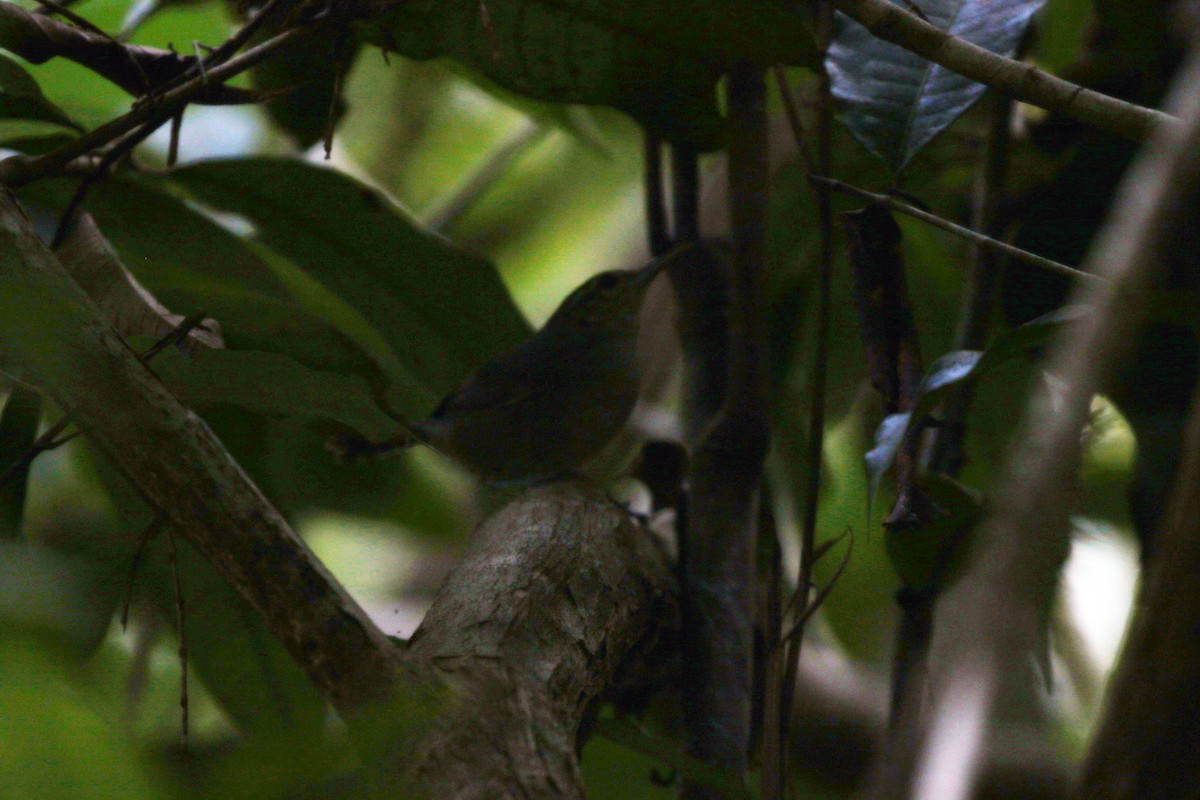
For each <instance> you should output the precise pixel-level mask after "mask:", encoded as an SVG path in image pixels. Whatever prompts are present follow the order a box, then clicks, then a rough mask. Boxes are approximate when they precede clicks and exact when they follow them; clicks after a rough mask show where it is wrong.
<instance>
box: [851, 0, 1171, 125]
mask: <svg viewBox="0 0 1200 800" xmlns="http://www.w3.org/2000/svg"><path fill="white" fill-rule="evenodd" d="M834 5H835V6H836V7H837V9H838V10H839V11H841V12H842V13H844V14H846V15H847V16H849V17H851V18H853V19H855V20H857V21H858V22H860V23H861V24H862V25H864V26H865V27H866V28H867V30H869V31H870V32H871V33H873V34H874V35H875V36H878V37H879V38H880V39H883V40H884V41H888V42H892V43H893V44H897V45H900V46H901V47H903V48H904V49H905V50H910V51H912V52H914V53H916V54H917V55H921V56H924V57H925V58H927V59H929V60H930V61H932V62H934V63H935V64H940V65H941V66H943V67H945V68H946V69H948V70H953V71H954V72H957V73H958V74H959V75H962V76H964V77H967V78H970V79H971V80H974V81H979V82H980V83H982V84H984V85H985V86H990V87H992V88H993V89H995V90H997V91H999V92H1002V93H1004V94H1006V95H1008V96H1009V97H1011V98H1013V99H1014V100H1021V101H1023V102H1026V103H1030V104H1032V105H1035V106H1038V107H1040V108H1044V109H1046V110H1047V111H1055V112H1058V113H1060V114H1063V115H1065V116H1068V117H1071V118H1073V119H1077V120H1079V121H1080V122H1085V123H1087V124H1089V125H1095V126H1096V127H1097V128H1100V129H1102V130H1106V131H1108V132H1110V133H1114V134H1116V135H1117V136H1120V137H1122V138H1125V139H1131V140H1133V141H1135V142H1141V141H1144V140H1145V139H1146V138H1148V137H1149V135H1150V132H1151V129H1153V128H1154V127H1156V126H1164V127H1165V126H1168V125H1169V124H1170V123H1172V122H1176V121H1177V120H1174V119H1173V118H1172V117H1171V116H1170V115H1168V114H1164V113H1163V112H1161V111H1155V110H1153V109H1149V108H1144V107H1142V106H1138V105H1134V104H1133V103H1127V102H1125V101H1124V100H1117V99H1116V98H1114V97H1109V96H1107V95H1103V94H1100V93H1099V92H1094V91H1092V90H1091V89H1085V88H1083V87H1082V86H1076V85H1075V84H1073V83H1070V82H1069V81H1064V80H1063V79H1061V78H1056V77H1054V76H1053V75H1050V74H1048V73H1046V72H1043V71H1042V70H1040V69H1038V68H1037V67H1035V66H1033V65H1032V64H1024V63H1022V62H1020V61H1014V60H1012V59H1010V58H1004V57H1003V56H998V55H996V54H995V53H992V52H991V51H989V50H985V49H984V48H982V47H979V46H978V45H974V44H971V43H970V42H967V41H964V40H963V39H959V38H958V37H956V36H952V35H950V34H949V33H947V32H946V31H944V30H942V29H941V28H938V27H936V26H934V25H930V24H929V23H928V22H926V21H925V20H923V19H921V18H920V17H918V16H917V15H916V14H913V13H912V12H910V11H908V10H906V9H904V8H903V7H902V6H899V5H893V4H892V3H890V2H888V0H834Z"/></svg>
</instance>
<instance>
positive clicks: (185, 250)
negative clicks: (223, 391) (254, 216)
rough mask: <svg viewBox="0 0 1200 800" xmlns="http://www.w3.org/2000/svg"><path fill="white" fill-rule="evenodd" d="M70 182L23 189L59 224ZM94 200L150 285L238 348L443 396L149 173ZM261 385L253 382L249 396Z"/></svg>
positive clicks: (36, 211) (414, 395) (37, 213)
mask: <svg viewBox="0 0 1200 800" xmlns="http://www.w3.org/2000/svg"><path fill="white" fill-rule="evenodd" d="M71 189H72V187H71V186H70V185H65V186H64V185H62V184H61V183H60V182H53V181H46V182H40V183H38V184H34V185H32V186H30V187H27V188H26V189H25V190H23V192H22V195H21V198H22V201H23V202H25V203H26V204H27V206H28V207H29V208H30V211H31V213H33V215H34V219H35V221H36V220H38V218H39V217H48V218H49V220H50V223H51V225H53V223H54V222H55V221H56V220H57V214H58V213H59V212H58V211H57V210H56V209H60V208H61V207H62V205H63V204H64V203H65V202H66V197H68V196H69V194H70V191H71ZM88 207H89V209H90V210H91V213H92V216H93V217H94V218H95V220H96V222H97V224H98V226H99V228H100V229H101V230H102V231H103V233H104V235H105V236H106V237H107V238H108V240H109V241H111V243H112V245H113V247H114V248H115V249H116V250H117V253H118V254H119V255H120V257H121V259H122V262H123V263H124V264H126V265H127V266H128V267H129V269H130V271H131V272H133V273H134V275H135V276H136V277H137V279H138V280H139V281H140V282H141V283H142V284H143V285H144V286H145V287H146V289H147V290H148V291H149V292H151V293H152V294H153V296H155V297H156V298H158V299H159V300H161V301H162V302H163V303H164V304H166V305H167V306H169V307H170V308H172V309H174V310H176V311H178V312H179V313H182V314H185V315H186V314H192V313H195V312H197V311H204V312H206V313H207V314H208V315H209V316H211V317H212V318H214V319H216V320H218V321H219V322H220V324H221V333H222V336H223V338H224V340H225V343H226V345H227V346H228V347H229V348H230V349H235V350H251V351H263V352H270V353H278V354H281V355H285V356H288V357H290V358H292V359H294V360H295V361H296V362H298V364H299V365H301V366H303V367H307V368H309V369H312V370H321V371H327V372H333V373H338V374H341V375H347V376H349V375H357V376H361V377H363V378H365V379H366V380H367V381H368V383H369V384H370V385H371V386H372V388H373V389H375V390H376V391H377V393H378V394H379V395H382V394H383V392H384V390H385V389H387V388H391V389H392V390H394V392H395V393H396V394H397V395H399V396H403V397H407V398H410V402H411V403H420V402H432V401H433V399H435V398H436V395H434V394H432V393H430V392H429V391H428V390H427V389H425V388H423V387H422V386H421V384H420V382H419V381H418V380H417V379H416V378H415V377H413V376H411V375H410V374H409V373H407V372H406V371H405V370H404V369H403V367H402V366H398V365H399V362H398V360H397V359H396V357H395V354H393V353H391V352H390V350H388V348H387V347H386V345H381V349H380V350H372V349H371V347H370V346H369V345H370V344H372V343H376V342H381V341H382V340H380V339H379V337H378V335H375V337H374V339H372V340H371V341H370V342H368V343H366V344H364V343H362V342H360V341H359V340H358V339H356V338H355V336H354V334H355V333H360V332H361V331H358V330H356V329H355V328H354V326H353V324H351V323H349V322H345V321H344V320H342V319H340V318H338V317H337V316H336V311H337V309H332V310H331V309H328V308H323V309H319V310H315V311H314V310H313V309H311V308H310V306H309V305H306V304H305V303H304V302H303V301H302V300H301V299H299V298H297V297H295V296H294V295H293V294H292V292H291V291H289V288H288V286H287V284H285V283H284V282H283V281H281V280H280V279H279V278H278V277H277V275H276V270H275V266H276V265H274V264H272V263H269V262H268V260H267V259H265V258H264V257H263V254H262V250H261V248H258V249H256V248H255V247H254V246H252V245H251V243H248V242H246V241H245V240H243V239H242V238H240V237H239V236H237V235H236V234H234V233H232V232H230V231H229V230H227V229H226V228H224V227H222V226H221V225H218V224H216V223H215V222H213V221H212V220H211V219H210V218H209V217H207V216H205V215H204V214H203V213H201V212H199V211H198V210H197V209H195V208H193V207H189V206H188V205H187V204H186V203H184V202H182V201H180V200H179V199H177V198H176V197H173V196H171V195H169V194H166V193H164V192H162V191H160V190H159V189H158V188H157V187H155V186H154V185H152V184H150V183H149V182H146V181H141V180H134V179H114V180H112V181H109V182H106V183H105V184H102V185H100V186H98V187H96V189H95V190H94V191H93V192H92V193H91V195H90V196H89V201H88ZM46 209H50V211H49V212H46V211H45V210H46ZM230 224H233V223H232V222H231V223H230ZM370 333H372V332H371V331H370V330H368V331H366V333H365V334H364V336H366V335H367V334H370ZM392 367H395V368H394V369H392ZM263 391H268V390H267V389H263V388H259V387H258V386H257V385H254V386H247V387H246V392H247V395H246V397H247V399H249V398H250V397H251V396H253V395H255V394H258V393H261V392H263Z"/></svg>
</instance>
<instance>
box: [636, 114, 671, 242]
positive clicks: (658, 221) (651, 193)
mask: <svg viewBox="0 0 1200 800" xmlns="http://www.w3.org/2000/svg"><path fill="white" fill-rule="evenodd" d="M642 142H643V148H642V150H643V152H642V159H643V165H642V193H643V194H642V196H643V198H644V202H645V205H646V242H647V244H648V245H649V246H650V255H651V256H652V257H654V258H658V257H659V256H661V255H664V254H665V253H666V252H667V251H668V250H670V249H671V233H670V231H669V230H668V229H667V203H666V200H665V198H664V197H663V168H662V164H663V153H662V145H663V143H662V139H659V138H658V137H657V136H655V135H654V134H651V133H647V134H645V136H644V137H643V139H642Z"/></svg>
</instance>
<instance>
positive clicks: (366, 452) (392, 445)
mask: <svg viewBox="0 0 1200 800" xmlns="http://www.w3.org/2000/svg"><path fill="white" fill-rule="evenodd" d="M417 444H421V439H420V437H418V436H417V435H416V433H414V432H413V430H412V429H411V428H409V427H408V426H407V425H405V426H403V427H401V428H400V430H398V431H397V432H396V433H395V435H393V436H389V437H388V438H387V439H384V440H383V441H380V442H373V441H371V440H370V439H367V438H366V437H364V436H359V435H358V434H357V433H339V434H336V435H334V436H331V437H329V440H328V441H327V442H325V447H326V448H327V449H328V450H329V451H330V452H331V453H333V454H334V456H335V457H336V458H337V460H338V461H343V462H344V461H357V460H358V459H360V458H371V457H374V456H381V455H385V454H387V453H392V452H395V451H396V450H407V449H408V448H410V447H412V446H413V445H417Z"/></svg>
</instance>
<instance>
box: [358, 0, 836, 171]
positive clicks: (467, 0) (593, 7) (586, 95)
mask: <svg viewBox="0 0 1200 800" xmlns="http://www.w3.org/2000/svg"><path fill="white" fill-rule="evenodd" d="M365 34H366V35H367V36H368V38H370V39H371V40H372V41H374V42H376V43H377V44H379V45H380V46H383V47H387V48H389V49H393V50H395V51H397V52H399V53H401V54H402V55H406V56H408V57H410V58H416V59H427V58H437V57H449V58H453V59H454V60H456V61H458V62H460V63H462V64H465V65H466V66H468V67H470V68H472V69H473V70H475V71H477V72H478V73H480V74H482V75H483V76H485V77H487V78H489V79H491V80H493V81H495V82H496V83H498V84H500V85H501V86H503V87H505V88H506V89H509V90H511V91H514V92H517V93H519V94H524V95H528V96H531V97H535V98H537V99H540V100H551V101H555V102H565V103H587V104H595V105H609V106H613V107H615V108H618V109H621V110H622V111H625V112H626V113H628V114H630V115H631V116H632V117H634V118H635V119H637V120H638V121H639V122H641V123H642V124H643V125H645V126H646V127H647V128H648V129H650V130H651V131H653V132H655V133H657V134H659V135H661V136H663V137H665V138H667V139H671V140H675V141H681V140H682V141H688V142H690V143H692V144H694V145H696V146H699V147H703V148H706V149H711V148H714V147H717V146H719V143H720V119H719V115H718V112H717V108H716V104H715V98H714V93H713V85H714V82H715V80H716V78H717V76H718V74H719V73H720V71H721V69H722V68H723V67H727V66H728V65H729V64H732V63H733V62H734V61H736V60H738V59H749V60H752V61H756V62H758V63H762V64H771V63H786V64H812V63H813V52H814V51H813V45H812V37H811V34H810V33H809V31H808V28H807V26H806V25H805V24H804V22H803V20H802V18H801V17H800V16H799V15H797V14H793V13H790V12H787V11H784V10H782V9H781V8H779V7H778V6H776V5H773V4H772V3H770V2H766V1H765V0H715V1H714V2H705V3H692V2H684V1H683V0H657V1H656V2H649V3H647V2H639V1H638V0H484V2H482V3H481V2H480V1H479V0H422V2H408V3H403V4H399V5H397V6H396V7H395V8H394V10H393V11H392V12H391V13H390V15H388V16H385V17H384V18H383V20H382V21H381V22H379V23H376V24H373V25H372V26H371V28H370V29H365Z"/></svg>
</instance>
